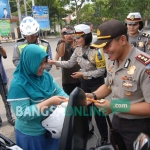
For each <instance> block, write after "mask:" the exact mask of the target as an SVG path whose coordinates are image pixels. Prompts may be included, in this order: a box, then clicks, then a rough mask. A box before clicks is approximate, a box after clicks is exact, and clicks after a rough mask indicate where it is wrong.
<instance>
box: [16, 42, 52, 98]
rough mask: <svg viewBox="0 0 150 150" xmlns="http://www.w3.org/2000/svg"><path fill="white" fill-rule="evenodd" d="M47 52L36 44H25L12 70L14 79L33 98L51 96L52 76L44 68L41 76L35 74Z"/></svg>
mask: <svg viewBox="0 0 150 150" xmlns="http://www.w3.org/2000/svg"><path fill="white" fill-rule="evenodd" d="M45 57H48V55H47V53H46V52H44V50H43V49H42V48H41V47H39V46H38V45H36V44H29V45H28V46H26V47H25V48H24V49H23V51H22V54H21V58H20V63H19V64H18V66H17V68H16V70H15V72H14V80H15V82H16V83H17V84H18V85H19V86H22V87H23V89H24V90H25V91H26V93H27V94H28V95H29V97H30V98H31V99H33V100H41V99H45V98H48V97H51V95H52V92H53V91H54V84H53V78H52V77H51V75H50V74H49V73H48V72H47V71H45V70H44V73H43V75H42V76H37V72H38V69H39V67H40V65H41V63H42V61H43V59H44V58H45Z"/></svg>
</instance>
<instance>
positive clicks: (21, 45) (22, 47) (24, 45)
mask: <svg viewBox="0 0 150 150" xmlns="http://www.w3.org/2000/svg"><path fill="white" fill-rule="evenodd" d="M27 45H28V44H27V43H26V44H20V45H18V49H19V52H20V54H21V53H22V50H23V49H24V48H25V47H26V46H27ZM39 46H40V47H41V48H42V49H43V50H44V51H45V52H46V50H47V46H43V45H39Z"/></svg>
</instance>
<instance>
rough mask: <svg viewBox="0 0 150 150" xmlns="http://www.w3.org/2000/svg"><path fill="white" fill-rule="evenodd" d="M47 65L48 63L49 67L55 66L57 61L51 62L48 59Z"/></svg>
mask: <svg viewBox="0 0 150 150" xmlns="http://www.w3.org/2000/svg"><path fill="white" fill-rule="evenodd" d="M47 63H48V64H49V65H55V63H56V61H55V60H50V59H48V61H47Z"/></svg>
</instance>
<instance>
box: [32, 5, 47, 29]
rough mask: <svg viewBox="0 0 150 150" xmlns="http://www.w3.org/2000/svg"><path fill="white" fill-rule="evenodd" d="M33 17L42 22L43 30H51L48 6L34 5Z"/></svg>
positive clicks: (41, 27)
mask: <svg viewBox="0 0 150 150" xmlns="http://www.w3.org/2000/svg"><path fill="white" fill-rule="evenodd" d="M32 14H33V18H34V19H35V20H37V22H38V23H39V24H40V29H41V30H50V20H49V9H48V6H32Z"/></svg>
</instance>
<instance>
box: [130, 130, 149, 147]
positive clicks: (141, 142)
mask: <svg viewBox="0 0 150 150" xmlns="http://www.w3.org/2000/svg"><path fill="white" fill-rule="evenodd" d="M133 147H134V150H150V138H149V137H148V135H146V134H145V133H141V134H140V135H139V136H138V137H137V139H136V140H135V141H134V143H133Z"/></svg>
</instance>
